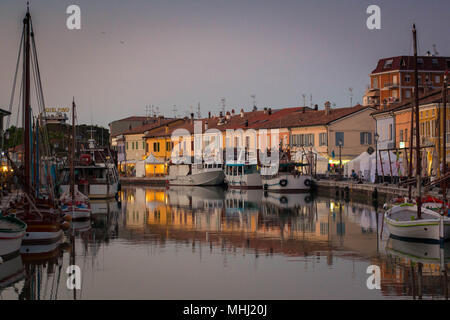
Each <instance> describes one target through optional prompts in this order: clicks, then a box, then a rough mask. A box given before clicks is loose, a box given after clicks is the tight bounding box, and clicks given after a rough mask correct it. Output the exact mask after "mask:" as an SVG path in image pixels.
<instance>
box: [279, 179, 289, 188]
mask: <svg viewBox="0 0 450 320" xmlns="http://www.w3.org/2000/svg"><path fill="white" fill-rule="evenodd" d="M287 184H288V181H287V180H286V179H282V180H280V186H282V187H286V186H287Z"/></svg>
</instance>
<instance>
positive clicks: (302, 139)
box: [291, 133, 314, 147]
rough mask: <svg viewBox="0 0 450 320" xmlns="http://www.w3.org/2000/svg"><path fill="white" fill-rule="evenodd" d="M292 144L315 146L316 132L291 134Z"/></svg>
mask: <svg viewBox="0 0 450 320" xmlns="http://www.w3.org/2000/svg"><path fill="white" fill-rule="evenodd" d="M291 144H292V145H293V146H297V147H302V146H305V147H313V146H314V134H313V133H310V134H293V135H292V136H291Z"/></svg>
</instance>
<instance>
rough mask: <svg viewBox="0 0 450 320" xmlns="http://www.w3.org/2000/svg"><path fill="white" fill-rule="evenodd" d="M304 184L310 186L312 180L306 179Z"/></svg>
mask: <svg viewBox="0 0 450 320" xmlns="http://www.w3.org/2000/svg"><path fill="white" fill-rule="evenodd" d="M304 184H305V186H307V187H310V186H311V180H309V179H306V180H305V182H304Z"/></svg>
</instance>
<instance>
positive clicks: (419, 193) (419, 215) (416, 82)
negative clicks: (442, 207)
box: [413, 25, 422, 219]
mask: <svg viewBox="0 0 450 320" xmlns="http://www.w3.org/2000/svg"><path fill="white" fill-rule="evenodd" d="M413 40H414V106H415V111H416V112H415V122H416V178H417V200H416V203H417V218H418V219H421V218H422V189H421V188H422V182H421V179H420V178H421V175H422V164H421V159H420V130H419V72H418V70H417V31H416V25H413Z"/></svg>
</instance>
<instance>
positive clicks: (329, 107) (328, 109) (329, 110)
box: [325, 101, 331, 115]
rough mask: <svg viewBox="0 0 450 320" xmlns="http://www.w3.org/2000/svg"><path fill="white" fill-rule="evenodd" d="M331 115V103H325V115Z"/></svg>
mask: <svg viewBox="0 0 450 320" xmlns="http://www.w3.org/2000/svg"><path fill="white" fill-rule="evenodd" d="M330 113H331V103H330V101H327V102H325V114H326V115H328V114H330Z"/></svg>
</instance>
